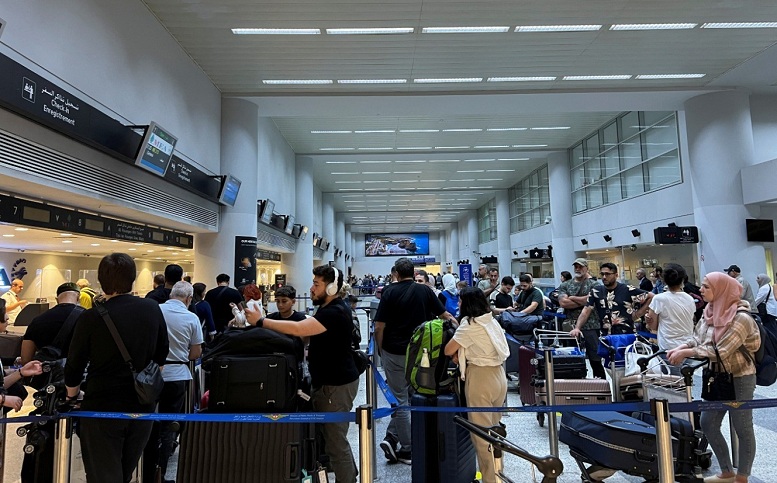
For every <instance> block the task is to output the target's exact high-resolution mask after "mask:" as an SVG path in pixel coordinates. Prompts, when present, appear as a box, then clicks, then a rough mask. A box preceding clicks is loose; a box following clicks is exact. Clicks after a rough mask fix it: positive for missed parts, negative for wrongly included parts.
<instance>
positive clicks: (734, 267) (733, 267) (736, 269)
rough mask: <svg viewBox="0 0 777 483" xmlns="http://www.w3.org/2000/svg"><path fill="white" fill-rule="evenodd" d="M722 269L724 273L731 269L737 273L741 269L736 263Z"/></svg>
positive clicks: (740, 271)
mask: <svg viewBox="0 0 777 483" xmlns="http://www.w3.org/2000/svg"><path fill="white" fill-rule="evenodd" d="M723 271H724V272H726V273H728V272H731V271H734V272H737V273H742V270H740V269H739V267H738V266H737V265H731V266H730V267H728V268H727V269H725V270H723Z"/></svg>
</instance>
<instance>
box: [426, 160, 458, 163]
mask: <svg viewBox="0 0 777 483" xmlns="http://www.w3.org/2000/svg"><path fill="white" fill-rule="evenodd" d="M429 162H430V163H459V162H461V160H460V159H430V160H429Z"/></svg>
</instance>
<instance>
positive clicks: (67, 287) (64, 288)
mask: <svg viewBox="0 0 777 483" xmlns="http://www.w3.org/2000/svg"><path fill="white" fill-rule="evenodd" d="M63 292H80V290H79V289H78V285H76V284H75V283H73V282H65V283H63V284H62V285H60V286H59V287H57V297H59V296H60V295H61V294H62V293H63Z"/></svg>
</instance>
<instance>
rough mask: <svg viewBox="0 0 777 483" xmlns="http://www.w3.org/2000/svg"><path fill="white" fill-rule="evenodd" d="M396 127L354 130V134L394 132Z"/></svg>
mask: <svg viewBox="0 0 777 483" xmlns="http://www.w3.org/2000/svg"><path fill="white" fill-rule="evenodd" d="M395 132H397V130H396V129H373V130H368V131H354V134H383V133H392V134H393V133H395Z"/></svg>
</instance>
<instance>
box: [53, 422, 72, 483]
mask: <svg viewBox="0 0 777 483" xmlns="http://www.w3.org/2000/svg"><path fill="white" fill-rule="evenodd" d="M55 424H56V428H57V432H56V434H55V435H54V483H70V456H71V453H72V452H73V420H72V419H71V418H61V419H60V420H59V421H57V422H56V423H55Z"/></svg>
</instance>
